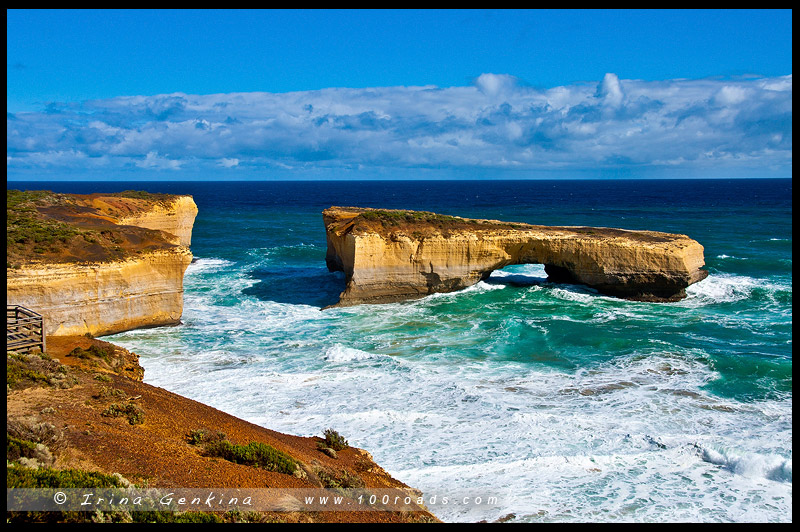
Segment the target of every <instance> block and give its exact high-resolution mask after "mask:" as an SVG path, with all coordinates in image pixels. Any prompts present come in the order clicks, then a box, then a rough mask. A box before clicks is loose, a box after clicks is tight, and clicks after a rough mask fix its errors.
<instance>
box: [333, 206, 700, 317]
mask: <svg viewBox="0 0 800 532" xmlns="http://www.w3.org/2000/svg"><path fill="white" fill-rule="evenodd" d="M322 214H323V221H324V223H325V229H326V233H327V241H328V252H327V256H326V262H327V265H328V269H329V270H331V271H342V272H344V274H345V278H346V283H347V285H346V288H345V290H344V291H343V292H342V293H341V295H340V300H339V302H338V303H337V305H336V306H347V305H356V304H361V303H388V302H393V301H402V300H408V299H415V298H420V297H424V296H426V295H429V294H433V293H437V292H453V291H456V290H460V289H463V288H466V287H468V286H471V285H473V284H475V283H477V282H478V281H481V280H483V279H486V278H488V277H489V275H490V274H491V273H492V272H493V271H494V270H498V269H501V268H504V267H505V266H509V265H511V264H544V265H545V271H546V272H547V274H548V278H549V279H550V280H551V281H553V282H565V283H575V284H585V285H587V286H590V287H592V288H595V289H597V290H598V291H599V292H601V293H603V294H607V295H611V296H616V297H620V298H624V299H631V300H637V301H677V300H680V299H682V298H683V297H685V296H686V292H685V289H686V287H687V286H689V285H691V284H692V283H696V282H697V281H700V280H702V279H704V278H705V277H706V276H707V275H708V272H707V271H705V270H702V269H700V268H701V267H702V266H703V265H704V264H705V261H704V258H703V246H701V245H700V244H699V243H698V242H696V241H695V240H692V239H691V238H689V237H688V236H686V235H678V234H670V233H660V232H655V231H630V230H624V229H613V228H606V227H549V226H540V225H531V224H524V223H507V222H501V221H497V220H474V219H468V218H460V217H456V216H444V215H439V214H435V213H429V212H418V211H406V210H377V209H364V208H357V207H331V208H329V209H326V210H325V211H323V213H322Z"/></svg>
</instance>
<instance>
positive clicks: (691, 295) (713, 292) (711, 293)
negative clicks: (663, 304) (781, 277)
mask: <svg viewBox="0 0 800 532" xmlns="http://www.w3.org/2000/svg"><path fill="white" fill-rule="evenodd" d="M767 284H768V283H766V282H765V281H761V280H759V279H754V278H752V277H747V276H743V275H731V274H711V275H709V276H708V277H706V278H705V279H703V280H702V281H700V282H699V283H695V284H693V285H691V286H689V287H688V288H687V289H686V296H687V297H686V299H684V300H682V301H680V302H678V303H677V305H680V306H688V307H695V306H702V305H712V304H717V303H732V302H735V301H742V300H744V299H747V298H749V297H750V295H751V294H752V291H753V289H754V288H758V287H765V286H766V285H767Z"/></svg>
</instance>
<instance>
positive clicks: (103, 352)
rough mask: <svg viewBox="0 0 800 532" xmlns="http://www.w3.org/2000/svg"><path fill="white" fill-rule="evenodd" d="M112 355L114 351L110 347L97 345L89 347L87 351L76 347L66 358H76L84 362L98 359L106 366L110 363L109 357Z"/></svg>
mask: <svg viewBox="0 0 800 532" xmlns="http://www.w3.org/2000/svg"><path fill="white" fill-rule="evenodd" d="M113 355H114V349H113V348H110V347H100V346H97V345H91V346H89V348H88V349H83V348H81V347H76V348H75V349H73V350H72V351H70V352H69V354H68V355H67V356H68V357H78V358H81V359H84V360H88V359H91V358H100V359H102V360H103V361H105V362H106V363H107V364H110V363H111V357H112V356H113Z"/></svg>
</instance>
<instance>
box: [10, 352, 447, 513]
mask: <svg viewBox="0 0 800 532" xmlns="http://www.w3.org/2000/svg"><path fill="white" fill-rule="evenodd" d="M138 358H139V357H138V356H137V355H135V354H134V353H130V352H129V351H127V350H126V349H124V348H121V347H119V346H115V345H113V344H110V343H108V342H104V341H101V340H96V339H92V338H87V337H83V336H80V337H77V336H75V337H63V336H62V337H53V336H51V337H48V338H47V354H40V353H31V354H19V353H8V356H7V379H6V380H7V382H8V393H7V405H8V406H7V421H8V423H7V439H8V440H9V442H10V443H9V445H8V446H7V447H8V456H7V460H8V461H9V471H11V469H12V468H13V471H11V473H9V475H8V479H9V480H8V485H9V486H8V487H28V486H26V485H25V483H27V482H30V481H32V480H33V479H36V478H38V479H39V482H40V483H41V482H43V480H42V479H45V480H46V482H47V483H48V484H47V486H49V487H56V486H51V484H57V486H58V487H70V486H65V485H64V483H65V482H79V480H76V479H80V478H89V477H91V479H94V480H98V479H99V480H100V481H101V482H111V483H112V484H111V485H112V486H113V485H116V484H114V482H115V479H114V477H113V475H115V474H116V475H121V476H122V477H123V478H124V479H125V481H126V482H131V483H133V484H135V485H136V486H138V487H142V486H146V487H149V488H170V489H175V488H214V489H220V488H222V489H225V488H265V487H269V488H275V489H283V488H293V489H297V488H314V489H316V488H331V489H336V488H363V489H365V490H369V489H395V490H400V492H401V493H404V494H405V493H411V492H410V491H409V490H410V488H409V487H408V486H406V485H405V484H403V483H402V482H400V481H398V480H396V479H394V478H392V477H391V476H390V475H389V474H388V473H387V472H386V471H384V470H383V469H382V468H381V467H380V466H379V465H378V464H376V463H375V462H374V461H373V460H372V457H371V456H370V454H369V453H367V452H366V451H363V450H361V449H357V448H354V447H350V446H348V445H346V442H345V444H344V448H340V449H339V450H338V451H336V452H335V453H331V452H330V449H329V448H326V447H325V445H323V444H325V443H326V440H324V439H323V438H321V437H300V436H292V435H288V434H283V433H280V432H276V431H273V430H269V429H267V428H264V427H260V426H258V425H254V424H252V423H248V422H247V421H244V420H242V419H239V418H236V417H234V416H232V415H229V414H226V413H224V412H221V411H219V410H216V409H214V408H212V407H209V406H206V405H204V404H202V403H199V402H197V401H193V400H191V399H187V398H185V397H182V396H180V395H176V394H174V393H171V392H168V391H166V390H164V389H162V388H157V387H155V386H150V385H148V384H146V383H144V382H142V380H141V379H142V374H143V370H142V369H141V367H140V366H139V364H138ZM323 429H325V427H320V432H322V431H323ZM212 436H213V437H216V438H217V439H216V440H214V439H213V438H212ZM214 443H216V444H217V445H216V446H214V445H213V444H214ZM36 444H41V445H43V446H44V447H45V449H41V448H39V447H37V445H36ZM220 444H222V445H220ZM258 448H260V449H271V450H272V455H273V456H279V457H281V456H282V457H284V460H283V461H276V462H275V463H274V464H278V465H280V464H284V465H286V464H289V465H292V466H293V467H294V468H295V470H294V473H292V472H290V471H286V470H284V469H282V468H278V467H273V465H274V464H268V463H263V462H259V463H251V462H250V461H249V458H250V457H249V456H248V455H246V454H241V453H239V454H237V451H242V449H244V450H247V451H248V452H249V453H250V454H255V451H256V450H258ZM326 449H327V451H326ZM220 450H222V451H226V452H222V453H220V452H219V451H220ZM37 467H38V468H39V469H38V471H39V473H35V471H36V468H37ZM12 473H13V474H12ZM92 485H95V486H97V484H92ZM40 487H44V486H40ZM365 493H366V492H365ZM212 511H213V512H215V513H213V515H210V514H211V512H212ZM191 516H192V514H191V513H189V514H187V515H186V516H185V518H187V519H188V518H190V517H191ZM95 517H96V516H95ZM118 517H124V516H118ZM128 517H129V518H130V516H128ZM156 517H159V518H163V517H165V516H155V515H152V514H151V515H144V516H142V515H139V516H134V518H135V519H136V518H143V519H145V520H146V521H148V522H150V521H152V520H153V519H155V518H156ZM166 517H167V518H172V519H181V518H182V516H180V515H179V514H178V515H175V514H173V515H172V516H166ZM194 517H195V518H198V519H199V518H203V519H207V520H215V521H219V520H222V521H226V522H350V521H363V522H434V521H437V519H436V518H435V517H434V516H433V515H431V514H430V513H429V512H427V511H424V510H420V511H378V510H376V511H366V510H365V511H357V512H337V511H317V512H312V511H303V510H302V509H301V507H300V506H299V505H294V506H292V507H291V508H287V510H286V511H281V512H257V513H256V512H251V513H249V514H248V513H244V512H241V513H239V514H236V513H231V512H228V513H225V514H223V513H222V512H221V511H216V510H207V511H206V512H203V513H202V514H201V515H198V514H194ZM72 519H73V520H74V515H73V516H72ZM12 520H14V521H17V520H20V521H30V520H50V521H52V520H56V521H62V520H70V516H69V515H62V516H59V515H58V513H56V514H54V515H41V516H38V517H37V516H32V515H31V514H24V513H23V514H17V515H13V516H12Z"/></svg>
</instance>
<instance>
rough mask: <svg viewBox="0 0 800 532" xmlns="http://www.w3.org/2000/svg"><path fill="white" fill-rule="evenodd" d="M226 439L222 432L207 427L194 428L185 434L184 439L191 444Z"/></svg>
mask: <svg viewBox="0 0 800 532" xmlns="http://www.w3.org/2000/svg"><path fill="white" fill-rule="evenodd" d="M225 439H227V436H226V435H225V433H224V432H220V431H217V430H209V429H194V430H192V431H191V432H189V434H187V435H186V441H188V442H189V443H190V444H192V445H200V444H201V443H213V442H218V441H221V440H225Z"/></svg>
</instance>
